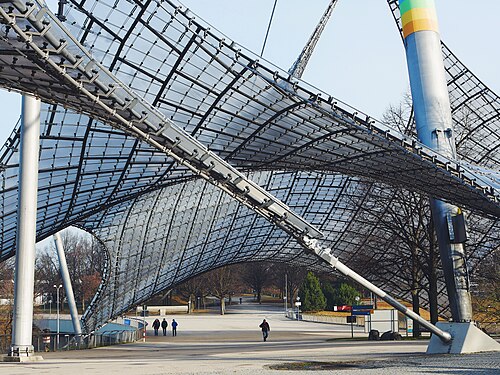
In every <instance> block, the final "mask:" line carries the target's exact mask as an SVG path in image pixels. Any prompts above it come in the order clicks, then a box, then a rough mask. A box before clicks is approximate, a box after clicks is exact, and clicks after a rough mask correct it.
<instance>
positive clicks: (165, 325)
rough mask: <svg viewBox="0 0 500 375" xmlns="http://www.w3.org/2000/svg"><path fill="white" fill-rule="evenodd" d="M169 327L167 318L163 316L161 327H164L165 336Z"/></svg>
mask: <svg viewBox="0 0 500 375" xmlns="http://www.w3.org/2000/svg"><path fill="white" fill-rule="evenodd" d="M167 327H168V323H167V321H166V320H165V318H163V321H162V322H161V328H162V329H163V336H166V335H167Z"/></svg>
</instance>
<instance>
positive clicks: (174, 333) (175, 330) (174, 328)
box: [171, 319, 179, 336]
mask: <svg viewBox="0 0 500 375" xmlns="http://www.w3.org/2000/svg"><path fill="white" fill-rule="evenodd" d="M178 325H179V324H178V323H177V322H176V321H175V319H172V324H171V326H172V336H177V326H178Z"/></svg>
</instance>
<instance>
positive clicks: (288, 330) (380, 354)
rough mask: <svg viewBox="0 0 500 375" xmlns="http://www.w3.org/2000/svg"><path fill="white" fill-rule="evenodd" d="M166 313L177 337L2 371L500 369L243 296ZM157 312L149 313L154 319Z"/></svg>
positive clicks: (499, 356) (497, 359)
mask: <svg viewBox="0 0 500 375" xmlns="http://www.w3.org/2000/svg"><path fill="white" fill-rule="evenodd" d="M166 318H167V319H168V320H169V323H170V321H171V319H172V318H175V319H176V320H177V321H178V322H179V327H178V336H177V337H172V336H171V331H170V326H169V331H168V335H167V336H166V337H163V336H158V337H155V336H153V332H152V331H148V337H147V342H146V343H142V342H140V343H135V344H126V345H118V346H113V347H106V348H98V349H92V350H81V351H70V352H58V353H45V354H44V355H43V356H44V361H43V362H41V363H32V364H9V363H1V364H0V374H12V375H18V374H51V375H62V374H65V375H67V374H71V375H73V374H75V375H76V374H97V375H100V374H103V375H111V374H120V375H129V374H134V375H135V374H147V375H153V374H155V375H159V374H256V373H258V374H259V375H267V374H276V375H279V374H299V373H317V374H330V373H346V374H384V375H387V374H401V373H403V372H404V373H408V374H421V373H435V374H469V373H471V374H472V373H478V374H498V373H500V372H499V370H498V368H500V353H485V354H475V355H460V356H450V355H433V356H427V355H425V350H426V347H427V341H426V340H419V341H413V340H408V341H402V342H368V341H366V340H361V338H362V337H363V338H364V337H365V336H366V334H364V333H362V332H361V330H360V329H357V330H356V331H357V332H355V337H356V338H357V339H355V340H351V339H350V335H351V332H350V327H349V326H340V325H331V324H321V323H309V322H297V321H292V320H288V319H286V318H285V317H284V314H283V312H282V310H281V309H278V308H277V307H273V306H266V305H262V306H259V305H256V304H243V305H237V306H231V308H230V309H229V312H228V313H227V314H226V315H224V316H219V315H216V314H203V315H201V314H200V315H196V314H193V315H175V316H167V317H166ZM154 319H155V317H151V318H148V321H149V323H150V326H151V322H152V320H154ZM262 319H267V320H268V321H269V323H270V325H271V335H270V338H269V341H268V342H265V343H264V342H262V338H261V334H260V332H259V328H258V325H259V324H260V322H261V321H262ZM160 335H161V329H160ZM314 362H319V364H315V363H314ZM280 368H284V369H280ZM290 368H294V370H290ZM325 368H326V369H325ZM308 370H312V371H308Z"/></svg>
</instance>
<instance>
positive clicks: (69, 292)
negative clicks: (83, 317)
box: [54, 233, 82, 336]
mask: <svg viewBox="0 0 500 375" xmlns="http://www.w3.org/2000/svg"><path fill="white" fill-rule="evenodd" d="M54 242H55V244H56V249H57V256H58V258H59V270H60V272H61V277H62V280H63V285H64V290H65V291H66V298H67V299H68V306H69V312H70V314H71V320H72V321H73V328H74V329H75V334H76V335H77V336H80V335H81V334H82V327H81V326H80V319H78V310H77V309H76V303H75V296H74V294H73V287H72V285H71V278H70V277H69V271H68V264H67V263H66V255H65V254H64V247H63V244H62V239H61V235H60V234H59V233H56V234H54Z"/></svg>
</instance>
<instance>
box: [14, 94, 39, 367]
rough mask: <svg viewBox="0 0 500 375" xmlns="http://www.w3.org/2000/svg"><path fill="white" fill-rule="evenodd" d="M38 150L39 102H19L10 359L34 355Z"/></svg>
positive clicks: (26, 97) (25, 98) (25, 99)
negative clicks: (17, 176)
mask: <svg viewBox="0 0 500 375" xmlns="http://www.w3.org/2000/svg"><path fill="white" fill-rule="evenodd" d="M39 148H40V99H37V98H35V97H34V96H30V95H24V96H23V99H22V118H21V144H20V152H19V195H18V209H17V236H16V266H15V276H14V316H13V320H12V345H11V347H10V352H9V356H17V357H28V356H32V355H33V345H32V341H31V340H32V338H31V336H32V326H33V294H34V281H35V242H36V239H35V238H36V210H37V194H38V158H39Z"/></svg>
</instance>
